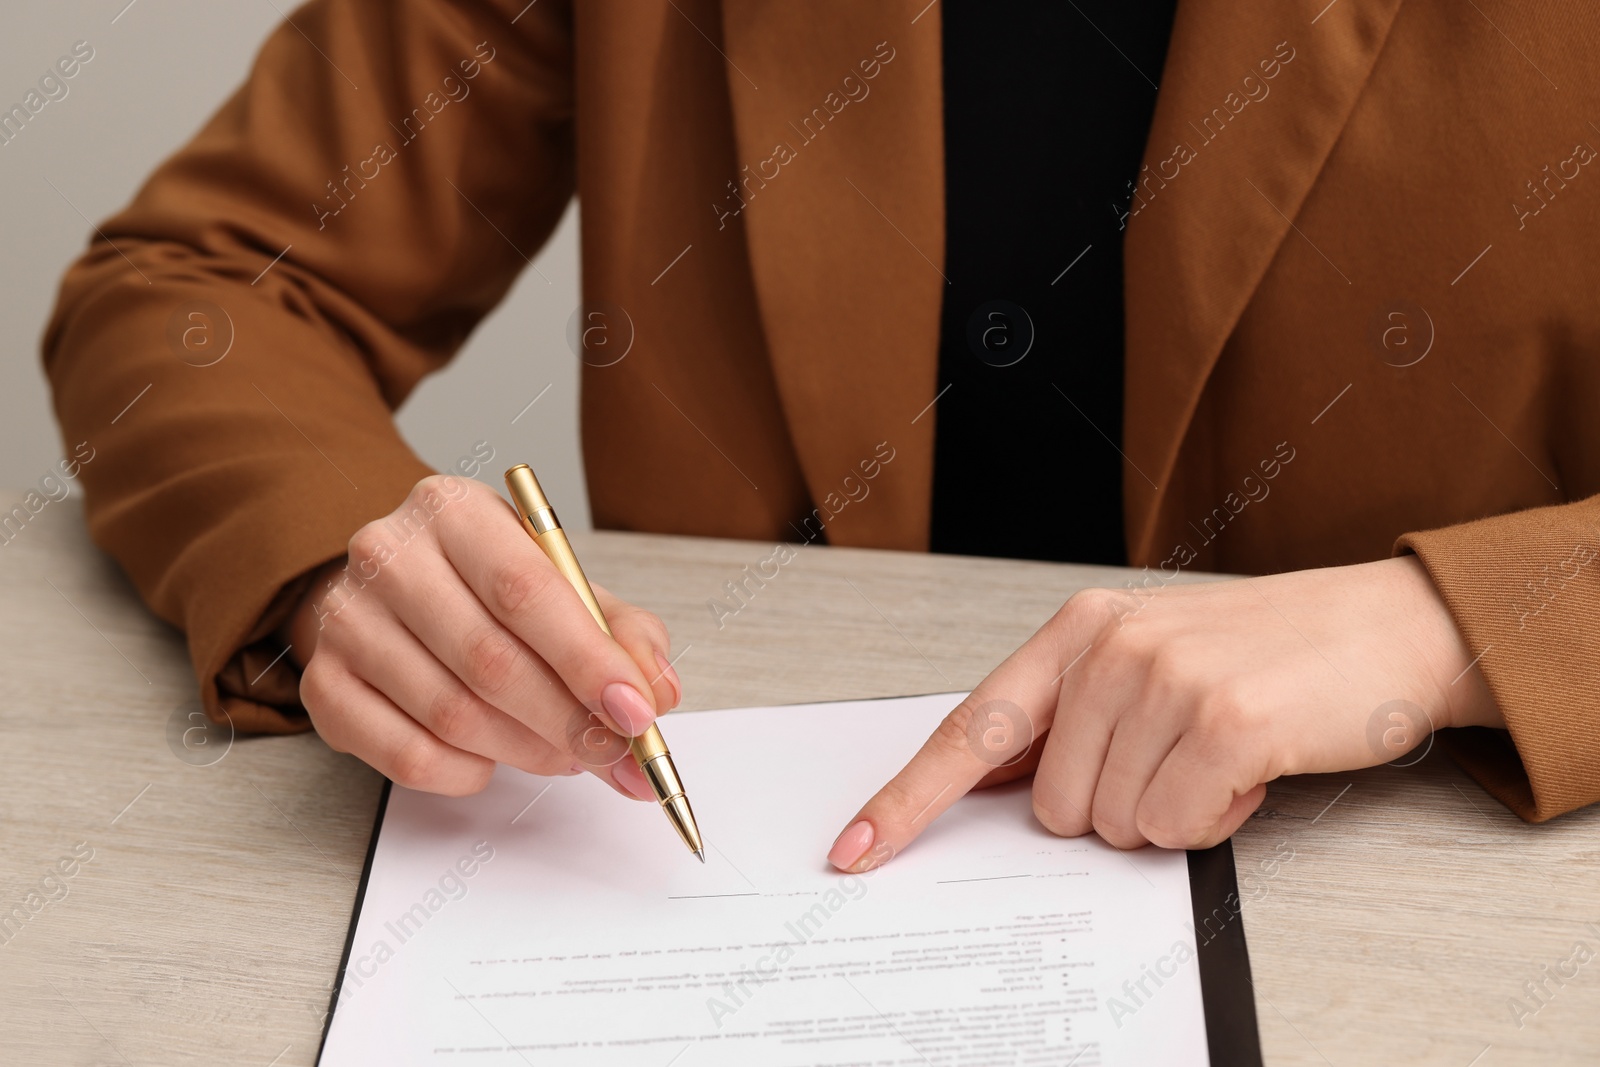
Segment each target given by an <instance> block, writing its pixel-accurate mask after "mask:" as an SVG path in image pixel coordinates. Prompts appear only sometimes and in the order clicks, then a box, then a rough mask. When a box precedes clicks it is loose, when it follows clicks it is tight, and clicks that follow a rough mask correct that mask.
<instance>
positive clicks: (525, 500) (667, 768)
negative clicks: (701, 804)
mask: <svg viewBox="0 0 1600 1067" xmlns="http://www.w3.org/2000/svg"><path fill="white" fill-rule="evenodd" d="M506 488H507V489H508V490H510V492H511V501H512V503H513V504H514V505H515V507H516V510H517V518H519V519H521V520H522V528H523V529H524V530H527V531H528V535H529V536H530V537H532V538H533V541H534V544H536V545H538V546H539V548H540V549H542V550H543V551H544V554H545V555H546V556H548V557H550V562H551V563H554V564H555V566H556V570H558V571H560V572H561V576H562V577H563V578H565V579H566V580H567V581H568V582H569V583H571V585H572V588H573V589H574V590H575V591H576V592H577V594H578V597H579V599H581V600H582V601H583V603H584V606H585V607H587V608H588V609H589V614H590V615H593V616H594V621H595V622H597V623H599V624H600V629H602V630H604V631H605V632H606V634H607V636H610V634H611V627H610V626H608V625H607V624H606V616H605V613H604V612H602V611H601V610H600V602H599V601H597V600H596V599H595V598H594V590H593V589H590V588H589V579H587V578H585V577H584V575H583V568H582V567H580V566H578V557H577V554H576V553H574V552H573V551H572V544H571V543H570V542H569V541H568V540H567V534H566V531H564V530H562V529H561V523H560V521H559V520H557V519H556V512H555V509H554V508H552V507H551V506H550V501H549V499H548V498H547V497H546V496H545V495H544V490H543V489H541V488H539V479H538V478H536V477H534V474H533V468H531V467H529V466H528V465H527V464H526V463H519V464H517V465H516V466H515V467H512V468H511V469H510V470H508V471H506ZM628 750H629V751H630V752H631V753H633V758H634V759H635V760H637V761H638V762H639V769H640V770H641V771H643V772H644V776H645V779H646V780H647V781H649V783H650V789H651V790H652V791H653V792H654V793H655V795H656V800H657V801H659V802H660V804H661V810H662V811H664V812H666V813H667V819H668V820H670V821H671V823H672V828H673V829H674V830H676V831H678V836H679V837H681V838H683V843H684V844H685V845H688V846H689V851H691V852H693V853H694V854H695V856H697V857H698V858H699V860H700V862H701V863H704V862H705V861H706V849H705V845H704V844H703V843H702V842H701V840H700V827H699V826H698V825H696V824H695V821H694V812H693V811H692V810H691V809H690V808H689V798H688V797H687V796H685V795H684V792H683V782H682V781H681V780H680V779H679V778H678V769H677V768H676V767H674V766H673V765H672V753H671V752H668V751H667V742H666V740H665V739H664V738H662V736H661V731H660V730H659V729H657V728H656V724H655V723H651V724H650V728H649V729H648V730H646V731H645V732H644V733H642V734H640V735H639V736H638V737H635V738H633V739H632V740H631V741H629V743H628Z"/></svg>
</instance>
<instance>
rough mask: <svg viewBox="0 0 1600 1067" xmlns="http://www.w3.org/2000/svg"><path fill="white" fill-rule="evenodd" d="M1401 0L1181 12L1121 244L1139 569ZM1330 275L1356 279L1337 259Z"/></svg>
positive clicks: (1128, 443) (1277, 2)
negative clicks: (1202, 416) (1193, 433)
mask: <svg viewBox="0 0 1600 1067" xmlns="http://www.w3.org/2000/svg"><path fill="white" fill-rule="evenodd" d="M1400 2H1401V0H1333V2H1332V3H1329V4H1327V6H1326V7H1323V6H1322V4H1323V3H1324V0H1296V2H1294V3H1285V2H1284V0H1181V2H1180V4H1179V6H1178V13H1177V20H1176V24H1175V26H1174V28H1173V35H1172V42H1171V45H1170V47H1169V49H1168V52H1167V62H1166V69H1165V71H1164V72H1163V76H1162V80H1161V88H1160V92H1159V95H1158V97H1157V101H1156V110H1155V119H1154V122H1153V124H1152V128H1151V134H1150V140H1149V142H1148V144H1147V146H1146V149H1145V159H1144V164H1145V166H1144V169H1143V170H1141V172H1140V175H1139V182H1138V187H1137V192H1136V194H1135V195H1134V196H1133V198H1132V200H1131V203H1130V206H1129V207H1130V218H1129V220H1128V232H1127V235H1126V257H1125V264H1126V266H1125V271H1126V292H1127V302H1126V315H1127V394H1126V401H1125V416H1124V427H1125V429H1124V435H1123V436H1124V449H1125V451H1126V453H1127V456H1128V458H1129V460H1130V463H1131V466H1132V467H1134V468H1137V471H1135V470H1130V471H1128V472H1127V474H1128V476H1126V477H1125V478H1124V480H1123V485H1124V487H1125V499H1126V504H1125V513H1126V516H1127V529H1128V542H1129V550H1130V559H1132V560H1140V559H1144V558H1148V557H1149V555H1150V552H1151V541H1152V539H1153V537H1154V536H1155V534H1156V531H1157V528H1158V515H1159V512H1160V508H1161V504H1162V502H1163V501H1164V500H1165V499H1166V498H1167V496H1168V495H1169V490H1170V488H1171V487H1170V485H1169V483H1170V482H1171V481H1172V480H1173V476H1174V469H1175V465H1176V462H1177V457H1178V452H1179V448H1180V446H1181V445H1182V443H1183V440H1184V437H1185V434H1186V433H1187V431H1188V428H1189V424H1190V421H1191V420H1192V419H1193V417H1194V413H1195V408H1196V405H1197V403H1198V401H1199V399H1200V395H1201V393H1202V391H1203V390H1204V388H1205V383H1206V379H1207V377H1208V376H1209V375H1210V373H1211V370H1212V368H1213V366H1214V365H1215V364H1216V361H1217V357H1218V355H1219V354H1220V353H1221V351H1222V349H1223V346H1224V344H1225V343H1226V342H1227V339H1228V336H1229V334H1230V333H1232V331H1233V328H1234V325H1235V324H1236V323H1237V322H1238V320H1239V316H1240V314H1241V313H1242V312H1243V310H1244V308H1245V306H1246V305H1247V304H1248V303H1249V301H1250V298H1251V295H1252V294H1253V293H1254V292H1255V290H1256V287H1257V286H1258V285H1259V284H1260V282H1261V279H1262V277H1263V275H1264V274H1265V273H1266V270H1267V267H1268V264H1269V263H1270V262H1271V261H1272V258H1273V256H1274V255H1275V254H1276V252H1277V249H1278V246H1279V245H1280V244H1281V243H1282V242H1283V241H1284V240H1285V239H1286V238H1287V237H1288V236H1289V235H1290V234H1291V232H1292V230H1291V222H1290V220H1292V219H1293V218H1294V217H1295V214H1296V212H1297V211H1298V210H1299V208H1300V205H1301V204H1302V203H1303V202H1304V200H1305V199H1306V196H1307V194H1308V193H1309V192H1310V189H1311V186H1312V183H1313V182H1314V181H1315V180H1316V177H1317V174H1318V172H1319V171H1320V170H1321V169H1322V166H1323V164H1324V162H1325V161H1326V160H1327V158H1328V155H1329V153H1330V152H1331V151H1332V149H1333V146H1334V142H1335V141H1336V140H1337V139H1338V137H1339V133H1340V131H1341V130H1342V129H1343V128H1344V125H1345V123H1346V121H1347V120H1348V119H1349V116H1350V113H1351V111H1352V110H1353V108H1354V107H1355V103H1356V99H1357V97H1358V96H1359V95H1360V94H1361V91H1362V88H1363V87H1364V86H1365V84H1366V81H1367V75H1368V73H1369V71H1370V70H1371V68H1372V65H1373V63H1374V62H1375V61H1376V59H1377V56H1378V52H1379V51H1380V49H1381V48H1382V46H1383V42H1384V40H1385V38H1386V37H1387V35H1388V32H1389V27H1390V25H1391V23H1392V22H1393V20H1394V17H1395V14H1396V12H1397V11H1398V9H1399V7H1400ZM1294 239H1295V240H1299V239H1300V238H1298V237H1296V238H1294ZM1328 277H1329V280H1330V281H1331V282H1332V283H1333V284H1348V283H1349V280H1348V279H1342V278H1341V276H1340V275H1339V274H1338V272H1337V268H1335V267H1333V266H1332V265H1331V264H1330V265H1329V270H1328ZM1141 471H1142V472H1143V475H1146V476H1148V478H1149V479H1150V480H1151V481H1153V482H1154V483H1155V486H1157V487H1158V488H1152V486H1151V484H1150V481H1147V480H1146V479H1145V477H1143V476H1141V475H1140V473H1138V472H1141Z"/></svg>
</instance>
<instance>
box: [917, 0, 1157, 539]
mask: <svg viewBox="0 0 1600 1067" xmlns="http://www.w3.org/2000/svg"><path fill="white" fill-rule="evenodd" d="M1176 2H1177V0H1135V2H1132V3H1129V2H1127V0H1122V2H1111V0H1070V2H1068V3H1040V2H1039V0H943V2H942V3H941V4H940V5H939V9H940V11H941V13H942V17H943V19H944V131H945V190H946V192H945V227H946V229H945V233H946V242H947V244H946V252H945V269H944V273H945V275H946V277H947V278H948V280H949V284H948V285H946V286H945V294H944V313H943V319H942V322H941V326H940V340H939V387H940V388H941V389H944V390H945V391H944V392H943V394H942V395H941V397H940V399H939V401H938V404H937V405H936V407H935V409H934V410H935V411H936V413H937V415H936V417H937V423H936V426H937V431H936V439H935V443H934V477H933V527H932V548H933V550H934V551H935V552H958V553H964V554H968V555H979V556H1016V557H1023V558H1033V559H1051V560H1071V561H1075V562H1080V563H1110V564H1120V563H1123V562H1125V558H1126V549H1125V548H1124V545H1123V530H1122V525H1123V524H1122V467H1123V459H1122V456H1121V455H1120V454H1119V452H1118V449H1119V448H1120V447H1121V443H1122V382H1123V369H1122V364H1123V336H1122V335H1123V323H1122V230H1123V225H1124V222H1123V213H1124V212H1125V211H1126V210H1127V204H1128V200H1129V183H1130V182H1131V181H1132V180H1133V179H1134V177H1135V176H1136V175H1137V173H1138V170H1139V162H1140V158H1141V156H1142V155H1143V152H1144V143H1145V139H1146V137H1148V136H1149V132H1150V120H1151V115H1152V113H1153V111H1154V108H1155V98H1156V83H1159V81H1160V79H1161V68H1162V63H1163V61H1164V60H1165V58H1166V51H1167V40H1168V38H1169V36H1170V35H1171V32H1172V19H1173V10H1174V7H1175V6H1176Z"/></svg>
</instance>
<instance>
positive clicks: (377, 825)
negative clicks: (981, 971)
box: [316, 778, 1209, 1064]
mask: <svg viewBox="0 0 1600 1067" xmlns="http://www.w3.org/2000/svg"><path fill="white" fill-rule="evenodd" d="M393 788H394V783H393V782H391V781H389V779H387V778H385V779H384V780H383V789H382V790H381V791H380V792H379V793H378V814H377V816H376V817H375V818H374V819H373V821H372V840H370V841H368V842H367V858H366V859H365V860H363V861H362V864H361V881H359V882H357V883H356V900H355V903H354V904H352V905H351V906H350V929H349V930H348V931H346V932H345V935H344V952H343V954H341V955H340V956H339V970H338V971H337V972H336V973H335V974H334V976H333V993H332V994H331V995H330V996H329V997H328V1017H327V1018H326V1019H324V1020H323V1022H322V1041H321V1042H319V1043H318V1045H317V1058H316V1062H317V1063H319V1064H320V1063H321V1062H322V1052H323V1050H324V1049H326V1048H327V1047H328V1034H329V1033H331V1032H332V1030H333V1014H334V1012H336V1011H338V1010H339V991H340V989H342V988H343V987H344V972H345V968H347V967H349V966H350V951H351V950H352V949H353V948H354V947H355V943H356V926H357V925H359V923H360V921H361V906H362V905H363V904H365V903H366V900H367V880H368V879H369V878H371V877H372V859H373V857H374V856H376V855H377V854H378V838H379V836H380V835H381V834H382V832H383V816H384V813H385V812H387V811H388V810H389V790H390V789H393ZM1208 1029H1209V1025H1208Z"/></svg>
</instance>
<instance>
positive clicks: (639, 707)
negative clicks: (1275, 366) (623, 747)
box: [600, 682, 656, 737]
mask: <svg viewBox="0 0 1600 1067" xmlns="http://www.w3.org/2000/svg"><path fill="white" fill-rule="evenodd" d="M600 704H601V706H602V707H604V708H605V709H606V712H607V714H609V715H610V716H611V717H612V718H613V719H615V720H617V725H618V726H620V727H622V728H623V729H624V730H626V731H627V733H628V736H629V737H638V736H639V735H640V734H642V733H644V732H645V730H646V729H647V728H648V727H649V725H650V724H651V723H653V722H655V720H656V713H655V709H654V708H652V707H651V706H650V702H649V701H648V700H646V699H645V698H644V697H642V696H640V695H639V691H638V690H637V689H635V688H634V687H633V686H631V685H628V684H627V683H626V682H612V683H611V684H610V685H608V686H606V687H605V688H604V689H602V690H600Z"/></svg>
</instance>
